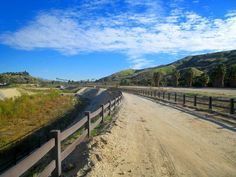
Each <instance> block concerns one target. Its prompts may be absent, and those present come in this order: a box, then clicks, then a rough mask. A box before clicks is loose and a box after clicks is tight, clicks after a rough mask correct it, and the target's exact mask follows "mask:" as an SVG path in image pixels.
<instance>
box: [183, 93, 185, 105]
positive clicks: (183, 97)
mask: <svg viewBox="0 0 236 177" xmlns="http://www.w3.org/2000/svg"><path fill="white" fill-rule="evenodd" d="M183 105H185V94H183Z"/></svg>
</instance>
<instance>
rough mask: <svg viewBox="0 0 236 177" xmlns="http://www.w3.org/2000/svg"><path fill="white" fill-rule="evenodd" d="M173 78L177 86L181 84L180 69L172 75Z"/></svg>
mask: <svg viewBox="0 0 236 177" xmlns="http://www.w3.org/2000/svg"><path fill="white" fill-rule="evenodd" d="M172 79H173V84H174V86H175V87H178V86H179V79H180V73H179V71H175V72H174V73H173V75H172Z"/></svg>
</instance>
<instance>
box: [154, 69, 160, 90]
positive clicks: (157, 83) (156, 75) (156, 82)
mask: <svg viewBox="0 0 236 177" xmlns="http://www.w3.org/2000/svg"><path fill="white" fill-rule="evenodd" d="M161 78H162V73H161V72H155V73H154V74H153V82H154V85H155V87H159V86H160V81H161Z"/></svg>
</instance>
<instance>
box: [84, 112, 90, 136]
mask: <svg viewBox="0 0 236 177" xmlns="http://www.w3.org/2000/svg"><path fill="white" fill-rule="evenodd" d="M85 115H86V116H87V129H88V137H90V130H91V120H90V111H86V112H85Z"/></svg>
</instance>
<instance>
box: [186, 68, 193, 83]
mask: <svg viewBox="0 0 236 177" xmlns="http://www.w3.org/2000/svg"><path fill="white" fill-rule="evenodd" d="M193 75H194V73H193V69H192V68H188V69H187V71H186V73H185V79H186V83H187V86H188V87H192V85H193Z"/></svg>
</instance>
